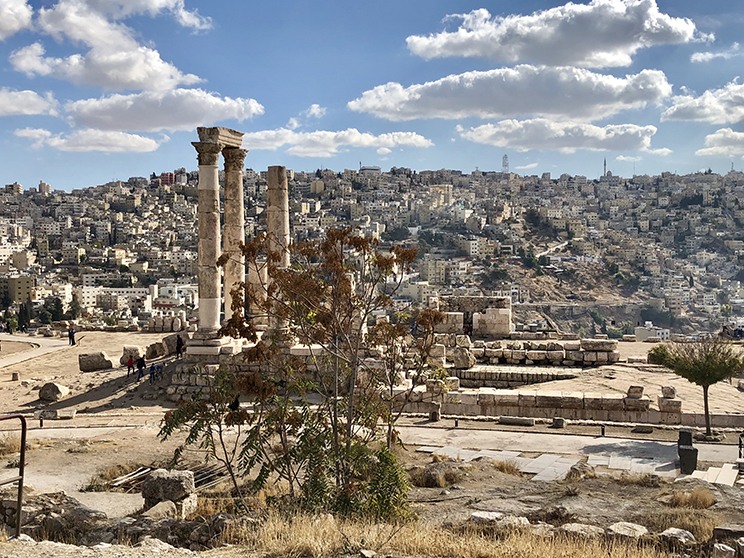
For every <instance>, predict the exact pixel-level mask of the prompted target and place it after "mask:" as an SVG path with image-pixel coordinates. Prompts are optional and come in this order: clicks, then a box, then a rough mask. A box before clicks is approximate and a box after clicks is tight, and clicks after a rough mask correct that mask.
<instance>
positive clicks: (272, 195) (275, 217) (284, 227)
mask: <svg viewBox="0 0 744 558" xmlns="http://www.w3.org/2000/svg"><path fill="white" fill-rule="evenodd" d="M266 194H267V196H266V198H267V199H266V234H267V236H268V242H269V244H268V246H269V250H270V251H272V252H279V253H280V255H281V260H280V263H279V265H280V267H289V249H288V247H289V187H288V186H287V167H269V187H268V190H267V192H266Z"/></svg>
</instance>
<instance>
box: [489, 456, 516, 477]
mask: <svg viewBox="0 0 744 558" xmlns="http://www.w3.org/2000/svg"><path fill="white" fill-rule="evenodd" d="M493 468H494V469H496V470H497V471H500V472H501V473H506V474H507V475H515V476H517V477H521V476H522V472H521V471H520V470H519V466H517V462H516V461H514V460H513V459H507V460H506V461H496V463H494V464H493Z"/></svg>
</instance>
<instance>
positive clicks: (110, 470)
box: [80, 463, 142, 492]
mask: <svg viewBox="0 0 744 558" xmlns="http://www.w3.org/2000/svg"><path fill="white" fill-rule="evenodd" d="M140 467H142V465H140V464H136V463H124V464H115V465H109V466H108V467H106V468H105V469H101V470H100V471H99V472H98V473H96V474H95V475H93V476H92V477H91V478H90V480H89V481H88V483H87V484H86V485H85V486H83V487H82V488H81V489H80V490H81V492H106V491H114V490H113V489H111V487H110V486H109V483H110V482H111V481H112V480H114V479H118V478H119V477H121V476H124V475H128V474H129V473H131V472H133V471H136V470H137V469H139V468H140Z"/></svg>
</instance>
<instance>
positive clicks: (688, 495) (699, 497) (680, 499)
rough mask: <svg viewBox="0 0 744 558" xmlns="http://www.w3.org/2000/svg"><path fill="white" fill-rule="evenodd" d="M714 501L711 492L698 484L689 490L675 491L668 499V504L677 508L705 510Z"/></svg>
mask: <svg viewBox="0 0 744 558" xmlns="http://www.w3.org/2000/svg"><path fill="white" fill-rule="evenodd" d="M715 503H716V498H715V496H713V493H712V492H711V491H710V490H708V489H707V488H703V487H702V486H698V487H697V488H694V489H693V490H692V491H690V492H684V491H676V492H674V493H673V494H672V496H671V498H670V499H669V504H670V505H672V506H674V507H677V508H692V509H695V510H707V509H708V508H709V507H711V506H712V505H713V504H715Z"/></svg>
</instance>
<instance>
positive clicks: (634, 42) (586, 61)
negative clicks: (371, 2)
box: [406, 0, 712, 68]
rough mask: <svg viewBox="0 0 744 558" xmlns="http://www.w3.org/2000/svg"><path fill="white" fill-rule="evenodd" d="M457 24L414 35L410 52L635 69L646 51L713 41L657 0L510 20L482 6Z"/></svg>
mask: <svg viewBox="0 0 744 558" xmlns="http://www.w3.org/2000/svg"><path fill="white" fill-rule="evenodd" d="M452 20H454V21H460V22H461V23H460V25H459V27H458V28H457V30H455V31H443V32H441V33H437V34H432V35H428V36H425V37H424V36H420V35H413V36H410V37H408V39H407V40H406V42H407V43H408V48H409V49H410V51H411V52H412V53H414V54H416V55H418V56H421V57H423V58H426V59H431V58H441V57H446V56H467V57H483V58H491V59H493V60H499V61H503V62H507V63H515V62H535V63H538V64H546V65H550V66H563V65H571V66H582V67H587V68H604V67H611V66H628V65H630V64H631V62H632V57H633V55H634V54H635V53H636V51H638V50H639V49H641V48H646V47H650V46H653V45H660V44H676V43H687V42H690V41H694V40H709V39H711V38H712V36H707V35H702V34H700V33H699V32H698V31H697V29H696V27H695V23H694V22H693V21H691V20H690V19H687V18H677V17H671V16H669V15H667V14H663V13H661V12H660V11H659V7H658V6H657V5H656V1H655V0H592V1H591V2H589V3H588V4H575V3H573V2H569V3H567V4H565V5H563V6H558V7H555V8H551V9H549V10H544V11H538V12H534V13H532V14H530V15H509V16H507V17H497V16H492V15H491V14H490V13H489V12H488V10H486V9H483V8H481V9H478V10H473V11H472V12H470V13H467V14H454V15H449V16H447V18H445V22H447V21H452Z"/></svg>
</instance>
